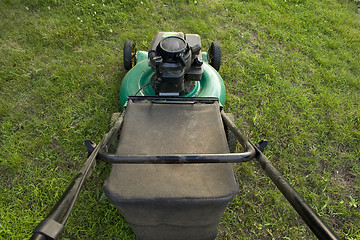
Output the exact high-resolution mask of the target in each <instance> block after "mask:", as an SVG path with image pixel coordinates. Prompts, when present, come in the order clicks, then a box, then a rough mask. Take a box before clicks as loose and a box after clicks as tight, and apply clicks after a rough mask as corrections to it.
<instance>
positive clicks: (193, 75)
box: [31, 32, 338, 240]
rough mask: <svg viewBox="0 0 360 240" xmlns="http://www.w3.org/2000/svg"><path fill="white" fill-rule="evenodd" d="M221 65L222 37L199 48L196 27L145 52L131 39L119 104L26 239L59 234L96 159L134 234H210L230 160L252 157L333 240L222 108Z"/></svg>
mask: <svg viewBox="0 0 360 240" xmlns="http://www.w3.org/2000/svg"><path fill="white" fill-rule="evenodd" d="M220 64H221V48H220V45H219V44H218V43H215V42H213V43H212V44H211V46H210V48H209V51H208V52H204V51H202V45H201V40H200V36H199V35H197V34H184V33H181V32H160V33H158V34H157V35H156V36H155V38H154V40H153V42H152V44H151V46H150V50H149V51H148V52H145V51H137V49H136V46H135V43H134V42H133V41H131V40H127V41H126V42H125V45H124V67H125V69H126V70H128V72H127V74H126V76H125V77H124V79H123V81H122V83H121V88H120V102H121V106H122V108H123V111H122V113H121V114H120V113H119V114H113V117H112V121H111V129H110V131H109V132H108V133H107V134H105V136H104V137H103V139H102V140H101V142H100V143H99V144H98V145H96V144H95V143H93V142H91V141H90V140H85V146H86V147H87V150H88V153H89V156H88V159H87V161H86V162H85V164H84V166H83V167H82V169H81V170H80V172H79V173H78V174H77V176H76V178H75V179H74V180H73V182H72V183H71V184H70V186H69V187H68V189H67V190H66V191H65V193H64V194H63V196H62V197H61V198H60V200H59V201H58V203H57V204H56V206H55V207H54V208H53V209H52V210H51V212H50V213H49V214H48V216H47V217H46V218H45V219H44V220H43V221H42V222H40V224H39V225H38V226H37V227H36V228H35V230H34V231H33V235H32V237H31V239H32V240H35V239H36V240H40V239H58V237H59V236H60V234H61V233H62V231H63V229H64V225H65V223H66V221H67V220H68V218H69V216H70V213H71V211H72V209H73V207H74V204H75V202H76V199H77V197H78V195H79V192H80V189H81V187H82V186H83V184H84V183H85V181H86V180H87V179H88V178H89V176H90V174H91V172H92V170H93V169H94V167H95V165H96V159H97V160H102V161H105V162H107V163H110V164H112V169H111V172H110V174H109V176H108V178H107V179H106V181H105V183H104V192H105V194H106V196H107V198H108V200H109V201H110V202H111V203H112V204H113V205H114V206H115V207H116V208H117V209H118V210H119V212H120V214H121V215H122V216H123V217H124V218H125V220H126V221H127V222H128V223H129V225H130V227H131V228H132V230H133V231H134V233H135V235H136V236H137V238H138V239H140V240H155V239H156V240H185V239H191V240H211V239H215V238H216V236H217V231H218V230H217V229H218V225H219V221H220V220H221V218H222V215H223V213H224V211H225V209H226V207H227V205H228V203H229V202H230V201H231V200H232V199H233V198H234V197H235V196H236V194H237V192H238V188H239V185H238V182H237V179H236V176H235V174H234V168H233V165H232V164H233V163H240V162H247V161H251V160H256V161H258V162H259V164H260V167H261V168H262V169H263V170H264V171H265V172H266V174H267V175H268V176H269V177H270V178H271V180H272V181H273V182H274V183H275V185H276V186H277V188H278V189H279V190H280V191H281V192H282V194H283V195H284V196H285V197H286V199H287V200H288V201H289V202H290V204H291V205H292V206H293V207H294V209H295V210H296V211H297V212H298V214H299V215H300V216H301V217H302V218H303V220H304V222H305V223H306V224H307V225H308V226H309V228H310V229H311V230H312V231H313V232H314V234H315V235H316V236H317V237H318V238H319V239H338V237H337V236H336V234H335V233H334V232H333V231H332V230H331V229H330V228H329V227H328V226H326V224H325V223H324V222H323V220H322V219H321V218H320V217H319V216H318V215H317V214H316V212H315V211H314V210H313V209H312V208H311V207H310V206H309V205H308V204H307V203H306V202H305V200H304V199H303V198H302V197H301V196H300V195H299V194H298V193H297V192H296V191H295V190H294V189H293V188H292V187H291V186H290V184H289V183H288V182H287V181H286V180H285V179H284V177H283V176H282V175H281V174H280V173H279V172H278V171H277V170H276V169H275V168H274V166H273V165H272V164H271V162H270V161H269V160H268V159H267V158H266V157H265V155H264V154H263V151H264V148H265V146H266V144H267V141H266V140H262V141H260V142H258V143H256V144H253V143H252V142H250V141H249V140H248V139H247V138H246V137H245V136H244V135H243V134H242V133H241V132H240V130H239V129H238V128H237V127H236V125H235V123H234V120H233V119H232V116H231V115H230V114H227V113H225V112H224V110H223V106H224V102H225V87H224V82H223V80H222V78H221V76H220V75H219V73H218V70H219V68H220ZM120 130H121V133H120ZM234 139H235V140H236V141H237V142H238V143H240V145H241V146H242V149H243V151H241V152H235V151H234V150H235V149H236V144H237V142H235V144H234V141H233V140H234ZM113 145H115V150H114V151H113V152H111V149H112V148H113V147H112V146H113ZM234 146H235V148H234ZM109 150H110V151H109Z"/></svg>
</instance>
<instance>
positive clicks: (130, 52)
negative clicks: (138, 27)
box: [124, 40, 137, 70]
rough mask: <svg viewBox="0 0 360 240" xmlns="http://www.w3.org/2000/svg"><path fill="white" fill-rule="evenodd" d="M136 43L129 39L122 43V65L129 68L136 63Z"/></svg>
mask: <svg viewBox="0 0 360 240" xmlns="http://www.w3.org/2000/svg"><path fill="white" fill-rule="evenodd" d="M136 52H137V50H136V45H135V43H134V42H133V41H131V40H126V42H125V44H124V67H125V69H126V70H130V69H131V68H132V67H133V66H135V64H136Z"/></svg>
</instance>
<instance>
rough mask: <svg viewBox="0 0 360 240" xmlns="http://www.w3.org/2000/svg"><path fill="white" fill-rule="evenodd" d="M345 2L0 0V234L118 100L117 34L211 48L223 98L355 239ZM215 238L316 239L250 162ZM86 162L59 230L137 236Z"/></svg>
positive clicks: (359, 35) (356, 59)
mask: <svg viewBox="0 0 360 240" xmlns="http://www.w3.org/2000/svg"><path fill="white" fill-rule="evenodd" d="M356 2H357V1H351V0H322V1H315V0H267V1H265V0H257V1H256V0H243V1H231V0H197V1H189V0H171V1H161V0H154V1H150V0H142V1H138V0H83V1H80V0H63V1H60V0H2V1H0V89H1V91H0V239H28V238H29V237H30V236H31V232H32V230H33V228H34V227H35V226H36V225H37V224H38V223H39V222H40V221H41V220H42V219H43V218H44V217H45V216H46V215H47V214H48V213H49V211H50V209H51V208H52V206H54V204H55V203H56V201H57V200H58V199H59V197H60V196H61V194H62V193H63V191H64V190H65V189H66V187H67V185H68V184H69V183H70V182H71V181H72V179H73V178H74V177H75V175H76V173H77V172H78V171H79V169H80V168H81V166H82V164H83V163H84V161H85V159H86V156H87V151H86V148H85V147H84V145H83V141H84V139H86V138H88V139H91V140H93V141H94V142H99V141H100V140H101V138H102V136H103V135H104V134H105V133H106V132H107V130H108V127H109V119H110V116H111V113H113V112H118V111H119V110H120V103H119V96H118V94H119V87H120V84H121V79H122V78H123V77H124V75H125V73H126V72H125V70H124V68H123V59H122V54H123V49H122V48H123V44H124V42H125V40H127V39H131V40H134V41H136V43H137V48H138V49H140V50H148V48H149V46H150V43H151V41H152V38H153V37H154V36H155V34H156V33H157V32H159V31H182V32H185V33H197V34H199V35H200V36H201V37H202V45H203V49H204V50H205V51H207V49H208V47H209V46H210V43H211V42H212V41H217V42H219V43H220V44H221V46H222V66H221V68H220V71H219V72H220V74H221V76H222V77H223V79H224V82H225V85H226V88H227V97H226V104H225V106H224V107H225V110H226V111H227V112H231V113H233V114H234V116H235V118H236V124H237V126H238V127H239V128H240V129H241V130H242V131H243V132H244V133H245V135H246V136H247V137H248V138H249V139H250V140H251V141H253V142H257V141H259V140H261V139H264V138H266V139H267V140H268V141H269V145H268V147H267V148H266V150H265V154H266V155H267V157H268V158H269V159H270V160H271V161H272V163H273V164H274V165H275V167H276V168H278V169H279V171H280V172H281V173H282V174H283V175H284V176H285V178H286V179H287V180H288V181H289V182H290V183H291V184H292V186H293V187H294V188H295V189H296V190H297V191H298V192H299V193H300V194H301V195H302V196H303V197H304V198H305V199H306V200H307V201H308V203H309V204H310V205H311V207H313V208H314V209H315V210H316V211H317V213H318V214H319V215H320V216H321V217H322V218H323V219H324V221H325V222H326V223H327V224H328V226H330V227H331V228H332V229H333V230H334V231H335V232H336V233H337V234H338V235H339V236H340V237H341V238H344V239H348V240H350V239H360V221H359V219H360V212H359V209H360V194H359V190H360V187H359V186H360V163H359V162H360V148H359V145H360V101H359V100H360V15H359V11H358V9H357V5H356ZM235 169H236V173H237V177H238V180H239V184H240V191H239V194H238V196H237V197H236V198H235V199H234V200H233V201H232V202H231V203H230V205H229V207H228V208H227V210H226V212H225V215H224V217H223V219H222V221H221V223H220V226H219V235H218V239H315V237H314V235H313V234H312V232H311V231H310V230H309V228H308V227H307V226H306V225H305V224H304V223H303V221H302V220H301V219H300V218H299V217H298V215H297V213H296V212H295V211H294V210H293V209H292V207H291V206H290V204H289V203H287V201H286V200H285V198H284V197H283V196H282V195H281V193H280V192H279V191H278V190H277V189H276V187H275V186H274V184H273V183H272V182H271V180H269V178H268V177H267V176H266V175H265V173H264V172H263V171H262V170H260V167H259V166H258V164H257V163H256V162H250V163H243V164H236V165H235ZM109 171H110V166H109V165H106V164H104V163H99V164H98V165H97V167H96V169H95V171H94V172H93V174H92V176H91V177H90V179H89V180H88V182H87V183H86V185H85V186H84V188H83V190H82V192H81V194H80V197H79V199H78V202H77V204H76V206H75V209H74V212H73V213H72V215H71V217H70V220H69V222H68V223H67V225H66V230H65V231H64V233H63V235H62V238H61V239H136V238H135V236H134V234H133V233H132V230H131V229H130V227H129V225H128V224H127V223H126V221H124V220H123V219H122V218H121V216H120V215H119V214H118V212H117V210H116V209H115V208H114V207H113V206H112V205H111V204H110V203H109V201H108V200H107V199H106V197H105V195H104V194H103V189H102V185H103V182H104V181H105V179H106V177H107V175H108V174H109Z"/></svg>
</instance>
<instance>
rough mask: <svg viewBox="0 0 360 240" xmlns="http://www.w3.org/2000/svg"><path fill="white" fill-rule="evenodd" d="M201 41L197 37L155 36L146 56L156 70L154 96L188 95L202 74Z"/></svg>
mask: <svg viewBox="0 0 360 240" xmlns="http://www.w3.org/2000/svg"><path fill="white" fill-rule="evenodd" d="M200 50H201V41H200V36H199V35H197V34H185V35H184V34H183V33H168V32H160V33H158V34H157V35H156V36H155V38H154V40H153V42H152V44H151V47H150V51H149V53H148V58H149V64H150V66H151V68H152V69H153V70H154V71H155V73H154V75H153V77H152V79H151V85H152V88H153V89H154V90H155V92H156V94H158V95H160V96H161V95H162V96H178V95H183V94H187V93H189V92H190V91H191V90H192V89H193V88H194V85H195V81H200V80H201V76H202V73H203V68H202V64H203V62H202V58H201V54H200V53H201V52H200Z"/></svg>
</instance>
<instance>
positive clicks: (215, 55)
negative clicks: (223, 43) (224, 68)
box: [208, 42, 221, 71]
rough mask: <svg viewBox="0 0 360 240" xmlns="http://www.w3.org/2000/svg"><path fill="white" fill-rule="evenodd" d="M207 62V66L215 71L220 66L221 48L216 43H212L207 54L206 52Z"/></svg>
mask: <svg viewBox="0 0 360 240" xmlns="http://www.w3.org/2000/svg"><path fill="white" fill-rule="evenodd" d="M208 61H209V64H210V65H211V66H212V67H213V68H215V70H216V71H219V69H220V64H221V47H220V44H219V43H217V42H212V43H211V46H210V49H209V52H208Z"/></svg>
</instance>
